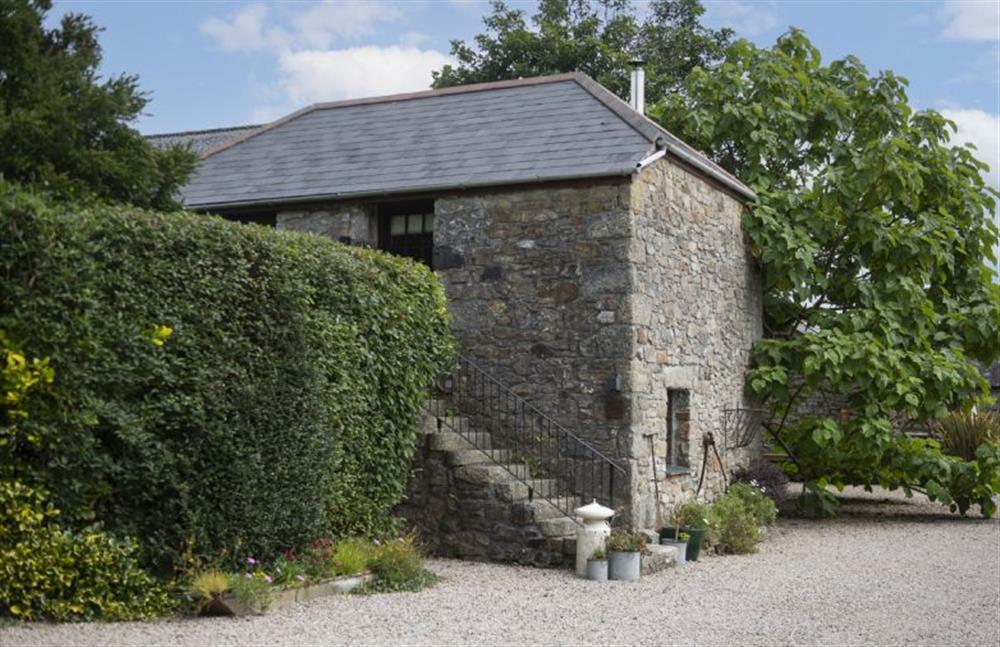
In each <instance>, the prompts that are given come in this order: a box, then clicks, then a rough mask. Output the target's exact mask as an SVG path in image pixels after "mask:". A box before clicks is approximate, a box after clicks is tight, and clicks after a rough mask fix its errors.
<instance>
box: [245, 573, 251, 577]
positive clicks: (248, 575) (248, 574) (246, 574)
mask: <svg viewBox="0 0 1000 647" xmlns="http://www.w3.org/2000/svg"><path fill="white" fill-rule="evenodd" d="M243 577H253V575H251V574H250V573H244V574H243Z"/></svg>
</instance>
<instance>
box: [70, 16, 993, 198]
mask: <svg viewBox="0 0 1000 647" xmlns="http://www.w3.org/2000/svg"><path fill="white" fill-rule="evenodd" d="M510 4H511V5H514V6H518V7H521V8H524V9H526V11H527V12H528V13H529V14H530V13H532V12H533V11H534V7H535V3H534V2H511V3H510ZM635 4H637V5H640V6H641V5H642V3H641V2H636V3H635ZM705 5H706V7H707V8H708V14H707V18H706V22H707V23H708V24H710V25H712V26H716V27H718V26H729V27H732V28H734V29H735V30H736V32H737V34H738V35H739V36H742V37H746V38H749V39H751V40H753V41H755V42H758V43H760V44H764V45H767V44H771V43H773V42H774V39H775V38H776V37H777V36H779V35H780V34H781V33H782V32H784V31H785V30H787V28H788V26H789V25H794V26H796V27H799V28H802V29H804V30H805V31H806V33H807V35H808V36H809V37H810V38H811V39H812V40H813V42H814V43H816V44H817V45H818V46H819V48H820V50H821V51H822V52H823V54H824V57H825V58H826V59H827V60H831V59H833V58H839V57H842V56H844V55H847V54H855V55H857V56H859V57H860V58H861V60H862V61H864V62H865V64H866V65H867V66H868V67H869V69H871V70H873V71H875V70H881V69H892V70H893V71H895V72H896V73H898V74H901V75H903V76H905V77H907V78H908V79H909V80H910V83H911V85H910V95H911V98H912V100H913V103H914V104H915V105H917V106H919V107H929V108H935V109H938V110H941V111H943V112H945V114H947V115H948V116H949V117H951V118H952V119H954V120H955V121H956V122H957V123H958V124H959V128H960V132H959V136H960V138H961V139H962V140H963V141H965V140H967V141H972V142H973V143H975V144H977V146H978V147H979V149H980V154H981V156H982V157H983V158H984V159H985V160H986V161H987V162H989V163H990V164H991V166H993V167H994V168H996V169H1000V0H982V1H956V2H907V1H903V0H895V1H892V0H889V1H881V2H880V1H874V0H873V1H865V2H852V1H849V0H837V1H831V2H824V1H810V2H806V1H786V2H781V1H751V0H741V1H731V2H730V1H721V0H720V1H711V0H710V1H707V2H705ZM487 10H488V6H487V4H486V3H485V2H475V1H465V0H451V1H448V0H439V1H430V0H424V1H410V2H392V1H389V0H386V1H383V2H346V1H345V2H283V3H265V2H204V1H202V2H178V1H171V2H155V1H146V2H138V1H136V2H100V1H85V0H79V1H76V2H56V5H55V8H54V10H53V12H52V15H51V18H52V20H53V21H54V20H55V19H56V18H57V17H58V16H59V15H61V13H63V12H66V11H75V12H82V13H86V14H89V15H91V16H93V18H94V21H95V22H96V23H97V24H98V25H101V26H102V27H104V28H105V32H104V33H103V35H102V37H101V43H102V45H103V47H104V54H105V60H104V71H105V72H107V73H118V72H129V73H135V74H138V75H139V77H140V81H141V85H142V87H143V88H144V89H145V90H147V91H148V92H150V93H151V95H152V102H151V104H150V105H149V107H148V108H147V112H148V114H147V115H145V116H144V117H143V118H142V119H141V120H140V121H139V123H138V127H139V129H140V130H142V131H143V132H146V133H154V132H168V131H176V130H193V129H202V128H213V127H219V126H230V125H237V124H245V123H257V122H261V121H267V120H270V119H273V118H275V117H278V116H281V115H283V114H286V113H288V112H291V111H292V110H295V109H297V108H300V107H302V106H304V105H307V104H309V103H313V102H316V101H328V100H336V99H345V98H354V97H361V96H372V95H378V94H387V93H392V92H403V91H409V90H415V89H423V88H426V87H427V85H428V84H429V82H430V70H432V69H436V68H438V67H440V65H441V64H442V63H444V62H446V61H448V60H449V56H448V52H449V40H450V39H453V38H464V39H470V38H471V37H472V36H474V35H475V34H476V33H477V32H478V31H480V29H481V26H482V24H481V18H482V15H483V14H484V13H486V12H487ZM992 175H993V177H992V178H991V180H992V183H993V184H994V185H997V184H998V181H1000V173H993V174H992Z"/></svg>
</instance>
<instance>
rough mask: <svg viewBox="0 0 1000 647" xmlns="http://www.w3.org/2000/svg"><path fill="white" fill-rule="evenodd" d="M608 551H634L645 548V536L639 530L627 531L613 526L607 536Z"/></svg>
mask: <svg viewBox="0 0 1000 647" xmlns="http://www.w3.org/2000/svg"><path fill="white" fill-rule="evenodd" d="M607 546H608V550H609V551H615V552H625V553H635V552H641V551H642V550H643V549H645V548H646V536H645V535H644V534H642V533H641V532H635V533H633V532H629V531H628V530H625V529H624V528H615V529H614V530H612V531H611V536H609V537H608V541H607Z"/></svg>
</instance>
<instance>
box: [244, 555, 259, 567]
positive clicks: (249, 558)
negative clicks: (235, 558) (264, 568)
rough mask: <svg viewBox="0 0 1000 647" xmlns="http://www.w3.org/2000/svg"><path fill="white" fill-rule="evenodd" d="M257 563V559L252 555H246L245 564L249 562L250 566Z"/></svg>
mask: <svg viewBox="0 0 1000 647" xmlns="http://www.w3.org/2000/svg"><path fill="white" fill-rule="evenodd" d="M257 563H258V562H257V560H256V559H254V558H253V557H247V564H249V565H250V566H256V565H257Z"/></svg>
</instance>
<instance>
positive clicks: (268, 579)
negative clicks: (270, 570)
mask: <svg viewBox="0 0 1000 647" xmlns="http://www.w3.org/2000/svg"><path fill="white" fill-rule="evenodd" d="M264 579H265V580H267V583H268V584H270V583H271V576H270V575H265V576H264Z"/></svg>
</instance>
